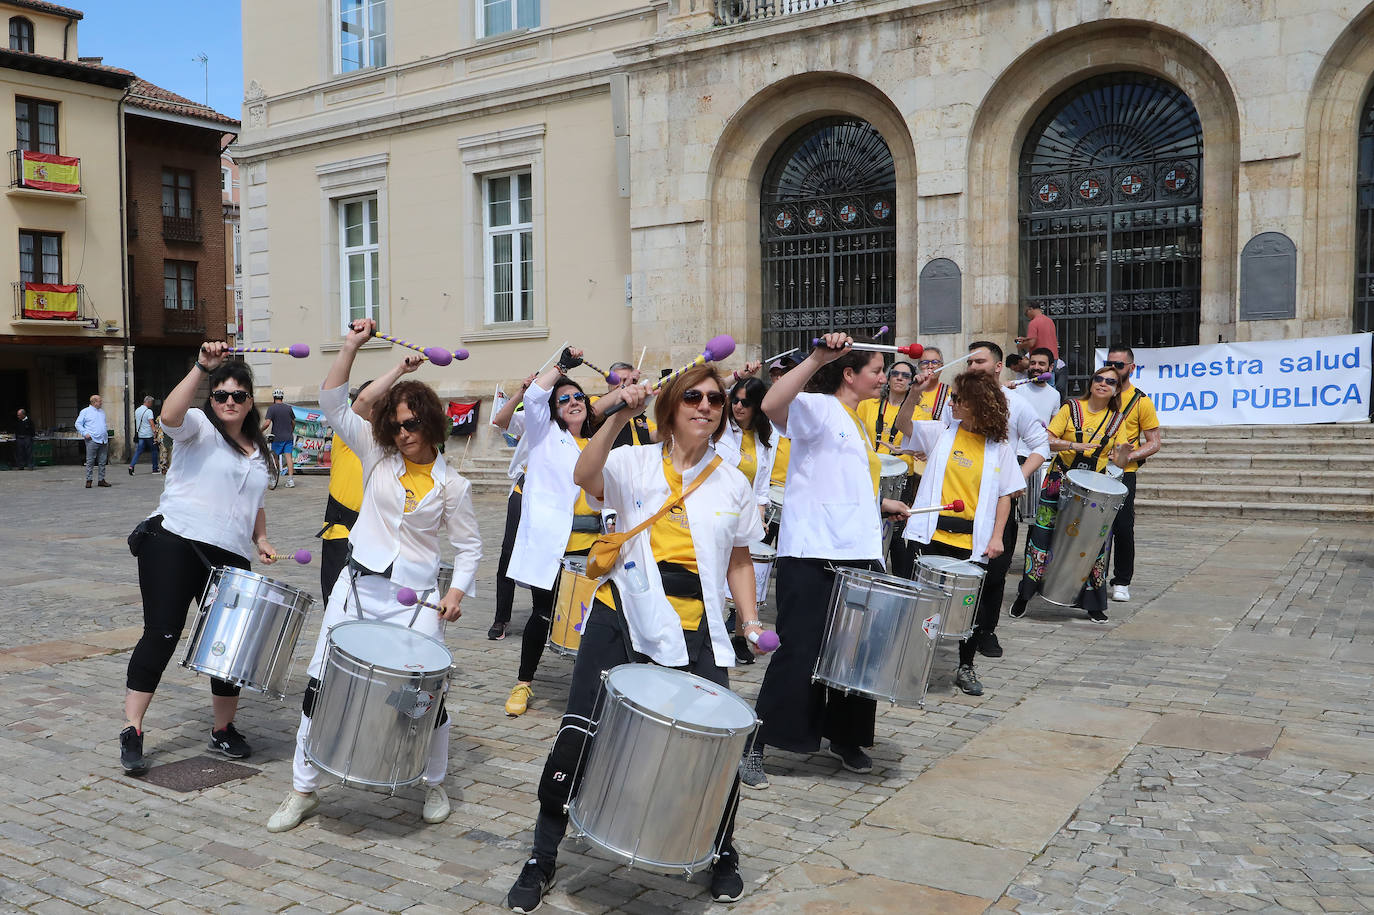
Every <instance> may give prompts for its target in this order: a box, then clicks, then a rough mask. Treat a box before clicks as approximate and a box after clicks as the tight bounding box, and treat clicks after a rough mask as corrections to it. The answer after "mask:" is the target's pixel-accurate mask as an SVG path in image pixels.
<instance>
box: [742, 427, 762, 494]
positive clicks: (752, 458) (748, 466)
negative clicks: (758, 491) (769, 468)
mask: <svg viewBox="0 0 1374 915" xmlns="http://www.w3.org/2000/svg"><path fill="white" fill-rule="evenodd" d="M736 466H738V467H739V472H740V473H742V474H744V478H745V479H747V480H748V481H749V485H750V486H753V485H754V477H755V476H756V475H757V474H758V472H759V452H758V447H757V446H756V445H755V443H754V430H752V429H746V430H745V431H744V434H743V435H742V436H740V442H739V464H738V465H736Z"/></svg>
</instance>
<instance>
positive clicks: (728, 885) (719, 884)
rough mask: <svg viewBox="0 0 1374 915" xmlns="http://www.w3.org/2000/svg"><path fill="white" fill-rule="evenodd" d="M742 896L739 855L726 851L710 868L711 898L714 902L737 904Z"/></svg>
mask: <svg viewBox="0 0 1374 915" xmlns="http://www.w3.org/2000/svg"><path fill="white" fill-rule="evenodd" d="M743 895H744V878H743V877H741V876H740V875H739V855H738V854H737V853H735V852H734V851H727V852H725V853H723V854H722V855H721V856H720V857H719V858H717V859H716V863H715V865H714V866H713V867H712V868H711V898H712V899H714V900H715V901H716V902H739V900H740V898H741V897H742V896H743Z"/></svg>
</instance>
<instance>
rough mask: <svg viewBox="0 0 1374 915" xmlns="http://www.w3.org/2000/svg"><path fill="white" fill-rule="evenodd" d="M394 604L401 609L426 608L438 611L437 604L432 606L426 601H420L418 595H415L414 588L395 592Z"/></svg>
mask: <svg viewBox="0 0 1374 915" xmlns="http://www.w3.org/2000/svg"><path fill="white" fill-rule="evenodd" d="M396 602H397V603H398V604H400V605H401V606H403V607H414V606H417V605H418V606H421V607H428V608H429V609H431V610H439V609H440V607H439V605H438V604H432V603H430V602H429V601H427V600H420V595H418V594H416V593H415V589H414V588H401V589H400V590H398V591H397V592H396Z"/></svg>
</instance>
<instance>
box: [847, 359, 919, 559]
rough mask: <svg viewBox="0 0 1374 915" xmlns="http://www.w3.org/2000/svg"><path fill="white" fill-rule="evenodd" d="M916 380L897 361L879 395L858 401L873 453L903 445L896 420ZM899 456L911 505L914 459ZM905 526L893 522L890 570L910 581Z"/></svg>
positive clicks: (909, 367)
mask: <svg viewBox="0 0 1374 915" xmlns="http://www.w3.org/2000/svg"><path fill="white" fill-rule="evenodd" d="M915 377H916V367H915V366H913V365H912V364H911V363H910V362H906V361H905V360H901V359H898V360H897V361H896V362H894V363H892V367H891V368H889V369H888V370H887V384H886V385H884V386H883V390H882V392H881V393H880V394H879V395H878V396H877V397H872V398H869V399H868V400H865V401H862V402H860V403H859V407H858V409H857V410H855V411H854V412H856V413H858V414H859V419H861V420H863V424H864V429H865V430H867V432H868V438H869V441H871V442H873V450H874V451H876V452H878V453H879V454H896V452H897V449H898V448H899V447H900V446H901V444H902V433H901V432H899V431H897V427H896V423H895V421H896V419H897V414H898V412H900V411H901V409H902V406H903V405H904V404H905V403H906V400H907V394H908V393H910V392H911V391H912V383H911V382H912V379H913V378H915ZM912 397H913V398H917V397H918V395H916V394H912ZM915 409H916V411H917V414H916V415H917V416H918V417H919V418H927V417H928V416H929V414H927V413H926V412H925V411H924V410H921V409H920V407H919V406H917V407H916V408H915ZM900 457H901V459H902V462H903V463H904V464H906V480H905V485H904V487H903V489H902V495H901V500H902V501H903V502H906V503H908V504H910V502H911V498H912V496H913V495H915V493H916V482H917V480H916V460H915V459H914V458H912V457H911V456H910V455H905V454H904V455H901V456H900ZM904 527H905V524H904V523H903V522H900V521H898V522H894V523H893V530H892V549H891V554H890V559H891V562H890V563H889V565H890V569H889V571H890V572H891V573H892V574H893V575H896V576H898V577H901V578H910V577H911V563H912V560H913V559H914V558H915V552H914V551H913V550H911V549H910V548H909V547H908V545H907V542H906V540H905V539H904V538H903V537H902V529H903V528H904Z"/></svg>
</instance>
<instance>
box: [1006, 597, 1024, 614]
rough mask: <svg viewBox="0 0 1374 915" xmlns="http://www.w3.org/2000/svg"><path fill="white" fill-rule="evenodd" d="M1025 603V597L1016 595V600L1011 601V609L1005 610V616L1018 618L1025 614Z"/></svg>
mask: <svg viewBox="0 0 1374 915" xmlns="http://www.w3.org/2000/svg"><path fill="white" fill-rule="evenodd" d="M1026 603H1027V601H1026V599H1025V598H1022V597H1018V598H1017V599H1016V600H1014V601H1012V604H1011V609H1010V610H1008V611H1007V616H1009V617H1011V618H1012V619H1014V620H1019V619H1020V618H1021V617H1023V616H1025V615H1026Z"/></svg>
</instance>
